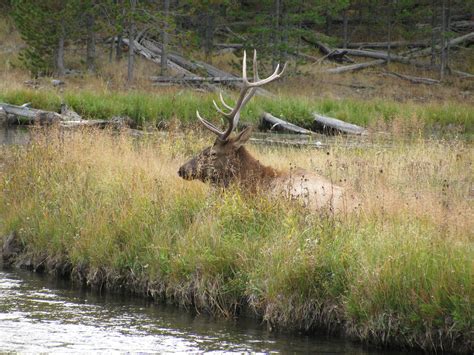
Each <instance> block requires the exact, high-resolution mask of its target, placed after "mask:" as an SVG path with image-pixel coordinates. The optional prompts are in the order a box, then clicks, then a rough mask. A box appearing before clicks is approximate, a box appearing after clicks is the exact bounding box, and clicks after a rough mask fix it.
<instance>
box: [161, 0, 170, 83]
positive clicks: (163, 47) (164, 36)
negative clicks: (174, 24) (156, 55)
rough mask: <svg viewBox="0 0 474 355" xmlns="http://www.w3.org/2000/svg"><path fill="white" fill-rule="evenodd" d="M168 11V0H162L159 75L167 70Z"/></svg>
mask: <svg viewBox="0 0 474 355" xmlns="http://www.w3.org/2000/svg"><path fill="white" fill-rule="evenodd" d="M169 11H170V0H164V17H165V22H164V26H163V32H162V34H161V37H162V44H161V75H162V76H164V75H166V73H167V71H168V20H169V19H168V17H169Z"/></svg>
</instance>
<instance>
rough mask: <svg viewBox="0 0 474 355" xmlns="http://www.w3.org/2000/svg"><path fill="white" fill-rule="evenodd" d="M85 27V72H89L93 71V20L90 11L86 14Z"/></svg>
mask: <svg viewBox="0 0 474 355" xmlns="http://www.w3.org/2000/svg"><path fill="white" fill-rule="evenodd" d="M86 26H87V44H86V47H87V49H86V52H87V54H86V64H87V70H89V71H90V72H94V71H95V28H94V26H95V18H94V14H93V13H92V10H90V12H89V13H88V14H87V18H86Z"/></svg>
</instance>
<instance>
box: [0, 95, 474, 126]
mask: <svg viewBox="0 0 474 355" xmlns="http://www.w3.org/2000/svg"><path fill="white" fill-rule="evenodd" d="M228 96H234V95H233V94H232V95H228ZM213 99H216V95H215V94H213V93H205V94H202V93H196V92H193V91H167V92H157V93H150V92H143V91H130V92H120V91H108V90H97V91H95V92H91V91H86V90H66V91H65V92H64V93H60V92H57V91H52V90H29V89H10V90H3V91H2V92H0V101H3V102H8V103H11V104H17V105H22V104H24V103H25V102H31V103H32V106H33V107H35V108H40V109H44V110H51V111H58V110H59V108H60V105H61V103H62V102H64V103H66V104H67V105H69V106H70V107H71V108H72V109H73V110H75V111H77V112H78V113H79V114H80V115H82V116H83V117H84V118H88V119H108V118H111V117H113V116H129V117H130V118H132V119H133V120H134V121H135V122H137V123H138V124H139V125H148V124H151V125H158V126H163V125H164V126H167V125H168V124H169V123H170V122H171V121H175V122H178V123H180V124H184V125H193V124H195V122H196V108H199V112H201V113H202V114H203V115H204V116H205V117H208V118H209V119H211V120H213V121H215V122H220V121H221V120H222V118H221V117H220V116H219V114H218V113H217V112H216V111H215V109H214V107H213V104H212V100H213ZM229 101H231V100H229ZM264 111H267V112H270V113H271V114H273V115H275V116H278V117H282V118H284V119H287V120H288V121H290V122H293V123H295V124H298V125H301V126H303V127H307V128H311V127H312V124H313V123H312V122H313V116H312V113H313V112H318V113H321V114H323V115H328V116H332V117H335V118H338V119H341V120H344V121H347V122H350V123H354V124H358V125H362V126H366V127H372V128H374V129H393V127H395V129H396V130H397V131H399V132H401V133H405V134H406V133H416V134H418V133H419V132H420V131H426V130H438V131H439V130H441V131H446V129H449V130H451V131H454V132H455V133H467V134H472V132H473V131H474V115H473V110H472V109H471V106H470V105H469V104H464V105H463V104H459V103H456V104H442V103H441V104H440V103H431V104H428V105H420V104H415V103H403V104H402V103H397V102H394V101H388V100H380V99H373V100H370V101H362V100H358V99H346V100H336V99H329V98H318V99H310V98H305V97H298V96H285V97H281V96H280V97H277V98H262V97H257V98H255V99H254V100H253V101H251V102H250V103H249V104H248V105H247V106H246V107H245V109H244V110H243V112H242V117H243V118H244V120H245V121H247V122H250V123H253V124H258V122H259V121H260V117H261V114H262V112H264ZM397 127H398V129H397Z"/></svg>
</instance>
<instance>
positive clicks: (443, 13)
mask: <svg viewBox="0 0 474 355" xmlns="http://www.w3.org/2000/svg"><path fill="white" fill-rule="evenodd" d="M440 55H441V65H440V69H439V80H440V81H443V79H444V74H445V71H446V59H447V58H446V0H442V7H441V54H440Z"/></svg>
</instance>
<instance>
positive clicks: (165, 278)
mask: <svg viewBox="0 0 474 355" xmlns="http://www.w3.org/2000/svg"><path fill="white" fill-rule="evenodd" d="M137 100H138V99H137ZM189 140H191V141H192V140H193V137H189V136H188V137H185V138H176V137H174V138H171V139H170V140H169V141H161V142H159V143H156V142H153V141H152V140H151V141H142V142H141V143H138V144H137V142H134V141H133V140H131V139H129V138H127V137H125V136H119V137H116V136H115V137H114V136H111V135H108V134H107V133H98V132H87V133H62V134H58V132H56V131H53V132H52V133H51V134H48V133H46V134H45V135H41V134H40V136H38V137H36V138H35V139H34V141H33V143H32V144H31V145H29V146H28V147H23V148H22V147H19V148H18V147H10V148H2V149H3V150H2V153H3V154H2V158H0V159H1V160H0V163H2V164H3V168H2V170H1V172H0V188H1V189H0V191H2V192H1V194H0V220H1V221H2V222H1V223H0V233H1V234H4V235H5V234H7V233H9V232H10V231H16V232H17V233H18V235H19V236H20V238H21V241H22V243H23V244H24V245H25V247H26V250H27V252H28V253H30V254H31V255H33V256H34V255H40V256H42V257H44V255H47V256H48V257H49V259H51V260H57V259H60V260H66V261H68V262H70V263H71V265H72V267H73V270H79V269H81V266H84V265H85V266H86V270H88V272H87V273H86V278H87V280H88V282H89V283H90V284H92V285H94V284H96V285H104V284H105V285H106V287H109V288H114V287H117V286H121V285H122V286H125V287H127V288H128V289H129V290H131V291H134V292H142V293H147V294H152V295H154V296H155V297H168V298H171V299H173V300H174V301H175V302H177V303H181V304H186V305H194V306H195V307H196V308H198V309H201V310H206V311H209V312H211V313H214V314H223V315H226V316H233V315H238V313H239V310H241V309H242V307H244V306H245V307H250V309H252V310H254V312H255V313H256V314H258V315H259V316H260V317H262V318H263V319H264V320H265V321H266V322H268V323H270V324H271V325H272V326H274V327H280V328H286V327H290V328H296V329H303V330H312V329H314V328H316V327H321V326H322V327H329V328H338V329H341V330H342V331H343V332H344V333H345V334H347V335H348V336H352V337H356V338H358V339H360V340H362V341H366V342H374V343H377V344H381V345H401V346H409V347H415V348H422V349H425V350H434V349H438V350H439V349H444V350H447V351H449V350H450V349H454V350H461V351H468V349H469V347H471V349H470V350H472V341H473V339H472V329H473V323H472V319H473V313H472V311H473V307H472V304H473V296H474V290H473V285H474V279H473V270H472V260H474V249H473V244H472V228H471V227H472V222H469V221H470V220H469V217H468V216H469V213H470V212H469V211H471V212H472V205H471V207H469V204H468V205H466V200H465V199H464V197H463V194H462V192H463V191H465V188H466V186H468V185H466V184H468V182H466V181H468V180H466V179H469V177H468V176H469V172H468V171H467V170H468V169H466V167H467V166H469V162H470V161H471V162H472V160H470V158H469V156H468V155H466V154H465V153H466V147H465V146H463V143H459V144H458V145H456V144H451V145H447V146H441V145H438V144H437V143H431V142H429V141H422V142H419V143H416V144H415V143H412V144H413V145H409V146H406V145H404V144H403V145H401V146H400V147H395V148H394V149H393V153H390V154H389V153H387V152H382V151H380V150H377V149H367V150H364V151H351V150H344V149H342V150H338V149H334V150H331V151H330V153H331V154H330V155H329V157H332V156H334V157H336V159H337V160H336V161H344V162H345V163H347V166H348V167H347V166H346V169H348V171H350V172H351V174H354V176H357V178H358V179H361V182H360V185H361V186H362V189H364V188H366V190H360V191H359V193H360V194H361V195H364V191H366V193H367V194H369V195H368V196H366V199H367V200H368V201H369V202H370V201H372V200H374V201H375V203H374V205H375V207H372V208H370V207H367V209H366V210H364V212H363V213H361V214H360V215H341V216H336V217H328V216H322V215H320V214H318V213H314V212H311V211H308V210H306V209H305V208H303V207H302V206H300V205H299V204H298V203H288V201H285V200H281V199H278V198H269V197H268V196H265V195H252V196H249V195H246V194H243V193H241V192H240V191H239V190H238V189H237V188H231V189H230V190H227V191H225V192H222V191H218V190H213V189H210V188H209V187H208V186H207V185H205V184H202V183H199V182H189V181H183V180H181V179H179V178H178V177H177V175H176V170H177V167H178V165H179V162H180V161H183V160H184V156H183V155H182V152H183V151H187V150H189V149H191V150H196V149H197V148H198V147H191V148H190V147H189V146H186V145H185V142H187V141H189ZM196 144H197V145H200V144H202V141H199V142H198V143H196ZM467 151H469V147H467ZM97 152H100V153H99V154H98V153H97ZM302 153H304V151H296V152H291V151H290V152H285V151H275V152H269V154H270V155H274V156H275V159H278V160H279V161H282V160H284V161H290V162H291V161H292V160H293V159H294V158H296V157H297V156H298V157H299V156H301V154H302ZM307 155H308V159H318V162H317V164H318V166H320V167H321V168H322V167H324V166H325V165H324V163H323V162H324V161H325V160H326V159H327V157H328V156H327V155H326V154H324V155H322V156H321V157H319V155H317V154H316V155H315V154H313V152H311V153H308V154H307ZM455 155H456V156H457V155H459V158H456V159H451V158H450V157H451V156H455ZM361 156H362V157H363V159H364V161H366V162H367V164H366V165H363V164H362V161H361ZM344 159H346V160H344ZM426 161H428V162H433V165H432V167H430V168H429V169H428V168H427V169H428V170H424V171H418V170H415V173H413V174H406V173H405V171H407V170H406V169H409V168H410V169H411V168H412V166H413V164H417V165H416V166H420V167H422V166H426V164H425V165H422V163H423V164H424V162H426ZM438 164H442V165H441V167H440V166H438ZM341 166H342V165H338V164H334V166H333V164H331V165H330V166H329V164H328V165H327V167H326V168H327V169H337V170H339V169H340V167H341ZM374 166H376V167H377V169H376V171H377V173H376V174H374V173H373V170H374ZM380 167H381V168H383V170H384V174H382V173H380V172H379V169H380ZM416 169H418V168H416ZM325 172H326V173H328V171H325ZM444 174H449V175H450V178H451V179H454V180H456V181H459V182H462V181H465V182H464V183H460V185H459V186H458V185H452V186H451V190H449V193H448V194H445V193H443V192H442V189H441V186H440V185H439V186H438V185H437V184H434V185H433V184H431V182H430V181H434V180H436V179H435V178H439V179H442V178H443V176H444ZM351 179H352V180H353V181H355V177H353V178H351ZM454 180H453V181H454ZM450 181H451V180H450ZM412 188H413V190H410V189H412ZM390 190H393V191H392V192H390ZM381 191H383V192H381ZM381 193H384V194H385V195H384V196H383V200H382V201H380V200H377V199H379V195H380V194H381ZM412 193H414V194H416V195H417V196H419V195H421V200H424V201H419V197H417V196H415V197H413V198H412V197H408V195H411V194H412ZM409 201H412V202H413V205H412V202H410V203H408V202H409ZM415 201H418V202H417V203H418V205H416V202H415ZM447 206H449V207H447ZM466 206H467V207H466ZM439 213H440V215H439ZM463 216H464V217H463ZM1 234H0V235H1ZM41 260H43V259H41Z"/></svg>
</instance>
